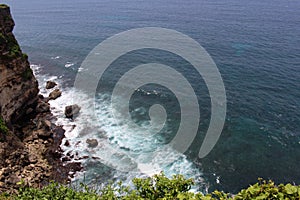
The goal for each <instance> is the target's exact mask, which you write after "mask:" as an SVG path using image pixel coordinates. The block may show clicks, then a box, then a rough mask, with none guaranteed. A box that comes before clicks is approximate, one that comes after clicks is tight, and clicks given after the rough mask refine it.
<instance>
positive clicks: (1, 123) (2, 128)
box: [0, 117, 8, 133]
mask: <svg viewBox="0 0 300 200" xmlns="http://www.w3.org/2000/svg"><path fill="white" fill-rule="evenodd" d="M0 132H2V133H7V132H8V128H7V126H6V125H5V123H4V121H3V119H2V118H1V117H0Z"/></svg>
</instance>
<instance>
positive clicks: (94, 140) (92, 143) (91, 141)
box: [86, 139, 98, 148]
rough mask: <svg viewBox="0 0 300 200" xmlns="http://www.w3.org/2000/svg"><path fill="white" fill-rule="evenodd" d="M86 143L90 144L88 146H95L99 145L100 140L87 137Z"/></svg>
mask: <svg viewBox="0 0 300 200" xmlns="http://www.w3.org/2000/svg"><path fill="white" fill-rule="evenodd" d="M86 143H87V144H88V147H90V148H95V147H97V146H98V141H97V140H96V139H87V140H86Z"/></svg>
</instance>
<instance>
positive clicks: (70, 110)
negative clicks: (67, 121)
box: [65, 104, 81, 118]
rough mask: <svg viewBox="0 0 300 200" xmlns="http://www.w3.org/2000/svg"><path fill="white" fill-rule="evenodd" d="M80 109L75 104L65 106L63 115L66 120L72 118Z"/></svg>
mask: <svg viewBox="0 0 300 200" xmlns="http://www.w3.org/2000/svg"><path fill="white" fill-rule="evenodd" d="M80 109H81V108H80V106H78V105H77V104H74V105H71V106H66V107H65V115H66V117H67V118H74V117H76V116H77V115H78V114H79V111H80Z"/></svg>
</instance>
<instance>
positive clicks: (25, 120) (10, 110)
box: [0, 4, 81, 193]
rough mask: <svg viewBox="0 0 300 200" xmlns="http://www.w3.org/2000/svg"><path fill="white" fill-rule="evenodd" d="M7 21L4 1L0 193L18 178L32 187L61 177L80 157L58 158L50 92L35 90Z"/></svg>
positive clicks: (59, 132) (58, 132)
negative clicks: (46, 95) (46, 93)
mask: <svg viewBox="0 0 300 200" xmlns="http://www.w3.org/2000/svg"><path fill="white" fill-rule="evenodd" d="M13 27H14V21H13V19H12V16H11V14H10V9H9V7H8V6H6V5H3V4H0V193H1V192H2V191H9V192H11V191H12V192H14V191H15V189H16V188H17V187H18V186H17V184H16V183H17V182H19V181H20V180H24V181H25V183H26V184H28V185H31V186H34V187H40V186H42V185H44V184H47V183H48V182H49V181H50V180H55V181H58V182H66V181H68V179H69V176H68V175H69V172H71V171H72V172H75V171H78V170H80V168H81V167H80V163H63V162H62V160H68V159H66V158H65V159H62V156H63V154H62V151H61V149H60V144H61V141H62V138H63V137H64V130H63V129H62V128H61V127H59V126H56V125H55V124H54V123H53V121H55V119H54V117H53V115H52V114H51V112H50V105H49V103H48V101H49V100H51V98H44V97H43V96H42V95H39V94H38V92H39V90H38V83H37V80H36V78H35V77H34V75H33V73H32V70H31V69H30V65H29V62H28V58H27V55H26V54H24V53H23V52H22V51H21V49H20V46H19V45H18V42H17V41H16V39H15V37H14V35H13V33H12V30H13ZM56 90H57V89H56ZM57 97H58V96H57ZM57 97H56V98H57ZM52 99H53V98H52ZM72 174H73V173H72Z"/></svg>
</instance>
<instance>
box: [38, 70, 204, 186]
mask: <svg viewBox="0 0 300 200" xmlns="http://www.w3.org/2000/svg"><path fill="white" fill-rule="evenodd" d="M32 68H33V69H34V73H35V74H36V75H37V78H38V80H39V83H40V91H41V93H42V94H43V95H45V96H47V95H48V94H49V92H50V91H51V90H46V89H45V82H46V81H47V80H53V81H55V82H57V83H58V86H57V87H60V86H61V83H62V81H63V80H61V79H60V78H59V77H56V76H51V77H50V76H47V75H41V74H39V68H40V66H37V65H32ZM97 99H98V100H97V101H94V100H93V99H91V98H88V96H87V95H86V94H84V93H83V92H80V91H77V90H76V89H74V88H69V89H65V90H63V91H62V96H61V97H59V98H58V99H56V100H54V101H53V100H51V101H49V103H50V105H51V111H52V113H53V114H54V115H55V116H56V117H57V121H56V124H57V125H62V126H63V128H64V129H65V130H66V132H65V136H66V138H65V139H64V141H63V144H64V142H65V140H68V141H69V143H70V144H71V145H70V146H68V147H67V146H64V145H62V149H63V150H64V151H65V152H70V151H72V153H73V154H76V156H75V157H74V160H76V159H79V158H82V157H89V159H81V160H80V161H81V162H83V165H84V166H93V167H92V168H91V167H89V168H85V171H84V173H77V176H76V177H75V179H79V180H82V178H83V174H85V177H92V178H93V177H96V176H95V174H96V173H97V169H95V168H96V167H97V164H95V162H101V163H102V164H104V165H106V166H108V167H109V168H110V169H112V171H113V178H115V179H120V178H121V179H125V182H127V183H128V184H129V182H130V180H131V179H132V178H134V177H137V176H138V177H142V176H151V175H153V174H157V173H159V172H160V171H164V172H165V174H166V175H167V176H171V175H173V174H183V175H185V176H186V177H188V178H191V177H192V178H195V179H196V181H198V182H201V181H202V179H201V172H200V171H199V169H198V168H197V167H196V166H195V165H194V164H193V163H192V162H191V161H189V160H188V159H187V157H186V156H185V155H184V154H182V153H179V152H176V151H174V150H173V149H172V148H171V147H169V146H168V145H165V144H164V140H163V137H161V136H159V135H157V134H153V133H152V132H151V129H150V128H149V132H144V131H145V130H147V126H149V125H143V126H145V127H143V129H141V130H137V129H132V128H131V127H129V126H128V125H127V124H128V123H126V121H124V120H123V119H122V118H118V119H114V116H113V115H112V114H111V113H112V112H111V111H112V110H111V109H112V108H111V106H110V102H109V101H108V100H107V99H108V98H107V95H105V94H101V95H98V96H97ZM120 103H121V102H120ZM72 104H78V105H79V106H80V107H81V111H80V114H79V116H78V117H76V118H75V119H74V120H70V119H67V118H65V116H64V109H65V106H67V105H72ZM87 139H96V140H97V141H98V146H97V147H96V148H90V147H88V144H87V143H86V140H87ZM74 160H72V161H74ZM174 160H175V161H174ZM89 163H92V164H89ZM93 163H94V164H93ZM88 181H92V180H88Z"/></svg>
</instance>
